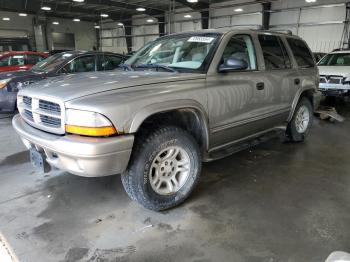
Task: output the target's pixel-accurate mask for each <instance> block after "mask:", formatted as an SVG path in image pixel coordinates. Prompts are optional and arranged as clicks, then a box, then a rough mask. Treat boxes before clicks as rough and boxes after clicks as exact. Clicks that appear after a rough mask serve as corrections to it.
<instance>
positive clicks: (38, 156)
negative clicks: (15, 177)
mask: <svg viewBox="0 0 350 262" xmlns="http://www.w3.org/2000/svg"><path fill="white" fill-rule="evenodd" d="M29 154H30V162H31V163H32V165H33V166H34V167H35V169H36V170H37V171H38V172H39V173H47V172H49V171H50V165H49V164H48V163H47V162H46V160H45V154H43V153H41V152H39V151H38V150H36V149H35V148H32V149H30V151H29Z"/></svg>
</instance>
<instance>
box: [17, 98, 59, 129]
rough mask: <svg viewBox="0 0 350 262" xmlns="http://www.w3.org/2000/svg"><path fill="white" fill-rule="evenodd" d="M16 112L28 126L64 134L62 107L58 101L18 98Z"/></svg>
mask: <svg viewBox="0 0 350 262" xmlns="http://www.w3.org/2000/svg"><path fill="white" fill-rule="evenodd" d="M18 111H19V113H20V114H21V116H22V117H23V119H24V120H25V121H26V122H28V123H29V124H30V125H32V126H34V127H36V128H38V129H42V130H44V131H47V132H50V133H55V134H64V133H65V127H64V117H65V112H64V106H63V103H62V102H60V101H52V100H50V99H49V100H46V99H43V98H37V97H30V96H22V97H21V96H18Z"/></svg>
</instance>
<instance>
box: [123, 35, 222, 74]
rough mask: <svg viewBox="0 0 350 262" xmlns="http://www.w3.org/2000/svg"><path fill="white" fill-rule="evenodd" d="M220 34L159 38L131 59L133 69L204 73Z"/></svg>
mask: <svg viewBox="0 0 350 262" xmlns="http://www.w3.org/2000/svg"><path fill="white" fill-rule="evenodd" d="M219 36H220V34H215V33H205V34H181V35H172V36H168V37H162V38H159V39H157V40H155V41H153V42H151V43H149V44H148V45H146V46H145V47H143V48H142V49H141V50H139V51H138V52H137V53H136V54H134V55H133V56H132V57H131V58H129V59H128V60H127V61H126V62H125V64H126V65H130V66H131V67H132V68H134V69H135V68H143V69H146V68H152V67H150V66H154V68H157V66H158V68H161V66H162V67H163V69H164V68H165V67H168V68H173V69H176V70H182V71H186V70H187V71H188V70H190V71H202V70H203V66H204V65H205V62H206V59H207V57H208V56H209V54H210V53H212V52H213V50H214V46H215V45H216V43H217V41H218V39H219ZM147 65H149V66H147Z"/></svg>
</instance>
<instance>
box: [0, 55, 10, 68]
mask: <svg viewBox="0 0 350 262" xmlns="http://www.w3.org/2000/svg"><path fill="white" fill-rule="evenodd" d="M9 63H10V57H9V56H6V57H4V58H3V59H1V60H0V66H8V65H9Z"/></svg>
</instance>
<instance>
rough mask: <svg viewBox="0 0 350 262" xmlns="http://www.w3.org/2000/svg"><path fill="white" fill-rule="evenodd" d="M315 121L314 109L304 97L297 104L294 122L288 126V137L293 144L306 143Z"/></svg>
mask: <svg viewBox="0 0 350 262" xmlns="http://www.w3.org/2000/svg"><path fill="white" fill-rule="evenodd" d="M312 121H313V108H312V105H311V102H310V101H309V100H308V99H307V98H305V97H303V98H301V99H300V101H299V103H298V104H297V106H296V108H295V111H294V115H293V118H292V120H291V121H290V122H289V123H288V126H287V132H286V135H287V137H288V138H289V139H290V140H291V141H293V142H301V141H304V140H305V138H306V136H307V135H308V133H309V131H310V128H311V126H312Z"/></svg>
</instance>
